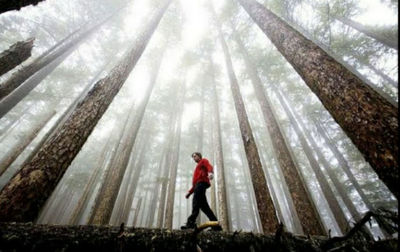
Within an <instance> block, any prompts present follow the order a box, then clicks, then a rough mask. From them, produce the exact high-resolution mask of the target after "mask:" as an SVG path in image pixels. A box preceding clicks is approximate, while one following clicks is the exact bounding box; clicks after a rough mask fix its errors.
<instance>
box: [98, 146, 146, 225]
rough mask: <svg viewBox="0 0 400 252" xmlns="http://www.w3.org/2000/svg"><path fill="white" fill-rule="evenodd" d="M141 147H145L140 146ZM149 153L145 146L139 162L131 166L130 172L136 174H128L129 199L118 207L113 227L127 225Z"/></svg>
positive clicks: (112, 222) (112, 221) (111, 221)
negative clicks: (145, 159) (147, 153)
mask: <svg viewBox="0 0 400 252" xmlns="http://www.w3.org/2000/svg"><path fill="white" fill-rule="evenodd" d="M139 146H143V144H142V145H139ZM146 152H147V145H145V146H144V147H143V148H142V150H141V151H140V153H139V154H138V155H137V157H138V161H137V163H136V164H135V165H131V166H132V167H131V169H130V172H131V171H132V170H133V169H134V170H135V172H133V174H128V175H127V176H128V180H129V187H128V188H127V190H128V193H127V194H128V197H126V199H123V200H122V206H118V208H117V209H116V212H117V213H116V216H117V217H116V218H115V219H114V220H112V219H111V220H110V223H111V224H112V225H119V224H120V223H121V222H124V223H127V221H128V218H129V213H130V210H131V207H132V202H133V198H134V197H135V195H136V189H137V186H138V183H139V179H140V175H141V173H142V169H143V166H144V157H145V155H146ZM99 197H100V198H101V197H102V195H101V194H99Z"/></svg>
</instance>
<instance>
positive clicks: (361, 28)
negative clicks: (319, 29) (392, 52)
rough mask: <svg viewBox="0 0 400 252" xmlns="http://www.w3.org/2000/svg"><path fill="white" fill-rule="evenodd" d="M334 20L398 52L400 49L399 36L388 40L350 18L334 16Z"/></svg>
mask: <svg viewBox="0 0 400 252" xmlns="http://www.w3.org/2000/svg"><path fill="white" fill-rule="evenodd" d="M334 18H335V19H337V20H339V21H340V22H342V23H343V24H345V25H348V26H350V27H351V28H353V29H355V30H357V31H359V32H361V33H363V34H365V35H367V36H369V37H371V38H373V39H375V40H376V41H378V42H380V43H382V44H384V45H386V46H388V47H391V48H394V49H396V50H398V49H399V44H398V43H399V42H398V38H397V36H393V37H392V38H388V37H386V36H384V35H383V34H380V33H378V32H375V31H373V30H371V29H370V28H368V27H366V26H365V25H362V24H360V23H358V22H356V21H354V20H351V19H349V18H346V17H339V16H334Z"/></svg>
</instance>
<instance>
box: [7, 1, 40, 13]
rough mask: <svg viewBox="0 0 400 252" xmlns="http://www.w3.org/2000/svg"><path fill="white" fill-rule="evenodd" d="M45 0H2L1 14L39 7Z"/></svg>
mask: <svg viewBox="0 0 400 252" xmlns="http://www.w3.org/2000/svg"><path fill="white" fill-rule="evenodd" d="M41 1H43V0H0V13H3V12H6V11H10V10H20V9H21V8H22V7H24V6H27V5H31V4H33V5H37V4H38V3H39V2H41Z"/></svg>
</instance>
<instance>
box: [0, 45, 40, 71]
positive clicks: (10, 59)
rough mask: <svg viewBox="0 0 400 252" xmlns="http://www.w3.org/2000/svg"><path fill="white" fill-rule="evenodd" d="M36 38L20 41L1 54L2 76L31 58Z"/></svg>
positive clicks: (0, 68) (0, 69) (0, 66)
mask: <svg viewBox="0 0 400 252" xmlns="http://www.w3.org/2000/svg"><path fill="white" fill-rule="evenodd" d="M34 40H35V39H34V38H30V39H27V40H25V41H18V42H17V43H15V44H13V45H11V46H10V48H8V49H7V50H5V51H3V52H1V53H0V76H1V75H3V74H5V73H7V72H8V71H10V70H11V69H13V68H14V67H16V66H18V65H19V64H21V63H22V62H24V61H25V60H26V59H27V58H29V57H30V56H31V53H32V47H33V41H34Z"/></svg>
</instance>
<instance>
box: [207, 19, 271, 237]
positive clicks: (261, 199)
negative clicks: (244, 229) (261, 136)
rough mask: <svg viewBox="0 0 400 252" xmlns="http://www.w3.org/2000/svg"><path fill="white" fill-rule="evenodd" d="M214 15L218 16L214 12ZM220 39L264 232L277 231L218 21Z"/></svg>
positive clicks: (265, 183)
mask: <svg viewBox="0 0 400 252" xmlns="http://www.w3.org/2000/svg"><path fill="white" fill-rule="evenodd" d="M214 17H216V15H215V13H214ZM217 30H218V34H219V40H220V43H221V46H222V49H223V52H224V56H225V64H226V68H227V71H228V77H229V82H230V86H231V91H232V95H233V100H234V103H235V110H236V114H237V117H238V120H239V126H240V132H241V135H242V140H243V144H244V149H245V151H246V156H247V161H248V163H249V168H250V174H251V180H252V182H253V187H254V192H255V195H256V199H257V206H258V211H259V213H260V219H261V223H262V227H263V231H264V233H272V232H275V230H276V228H277V227H278V219H277V216H276V212H275V207H274V205H273V202H272V199H271V194H270V192H269V190H268V186H267V182H266V180H265V174H264V172H263V169H262V164H261V161H260V157H259V154H258V149H257V146H256V143H255V141H254V137H253V133H252V130H251V127H250V123H249V120H248V117H247V113H246V110H245V107H244V103H243V99H242V97H241V94H240V89H239V84H238V82H237V78H236V75H235V72H234V70H233V65H232V61H231V58H230V54H229V50H228V46H227V44H226V42H225V40H224V38H223V36H222V31H221V27H220V24H219V23H217Z"/></svg>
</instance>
